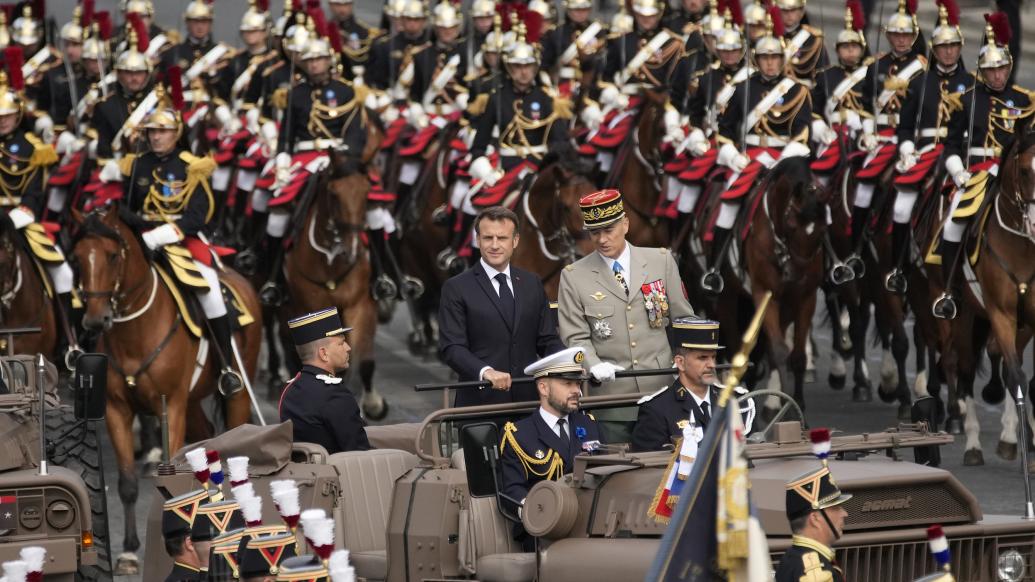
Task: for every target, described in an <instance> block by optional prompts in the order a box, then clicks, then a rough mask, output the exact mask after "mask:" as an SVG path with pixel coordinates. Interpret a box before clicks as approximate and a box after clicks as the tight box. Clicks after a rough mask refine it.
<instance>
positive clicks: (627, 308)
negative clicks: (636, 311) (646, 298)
mask: <svg viewBox="0 0 1035 582" xmlns="http://www.w3.org/2000/svg"><path fill="white" fill-rule="evenodd" d="M632 309H633V306H632V305H626V306H625V310H626V311H632Z"/></svg>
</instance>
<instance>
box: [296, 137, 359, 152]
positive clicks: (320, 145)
mask: <svg viewBox="0 0 1035 582" xmlns="http://www.w3.org/2000/svg"><path fill="white" fill-rule="evenodd" d="M347 148H348V146H347V145H345V143H344V142H343V141H342V140H340V139H338V138H336V137H334V138H325V137H321V138H319V139H307V140H305V141H300V142H298V145H296V146H295V151H296V152H311V151H314V150H331V149H334V150H336V149H347Z"/></svg>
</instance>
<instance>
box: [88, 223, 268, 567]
mask: <svg viewBox="0 0 1035 582" xmlns="http://www.w3.org/2000/svg"><path fill="white" fill-rule="evenodd" d="M73 220H74V222H75V223H76V224H77V227H78V232H77V234H76V238H75V242H74V247H73V257H74V262H75V265H76V266H77V267H78V271H79V282H80V289H81V291H80V295H81V296H82V297H83V299H84V301H85V302H86V313H85V314H84V316H83V325H84V327H85V328H87V329H88V330H93V331H96V332H100V333H99V335H100V337H99V340H98V346H97V347H98V351H102V352H106V353H107V354H108V356H109V361H110V365H109V367H108V376H107V408H106V414H105V418H106V421H107V426H108V435H109V436H110V438H111V442H112V446H113V447H114V449H115V456H116V460H117V464H118V471H119V498H120V499H121V501H122V505H123V510H124V516H125V537H124V538H123V549H124V553H123V554H122V555H121V556H119V560H118V564H117V566H116V571H117V572H120V573H134V572H135V571H137V570H138V569H139V562H138V560H137V557H136V554H135V552H136V550H137V549H138V548H139V547H140V540H139V537H138V536H137V528H136V500H137V484H138V483H137V474H136V470H135V467H134V459H133V432H132V426H133V420H134V418H135V417H136V416H137V415H138V414H149V415H158V414H159V413H160V412H162V404H163V400H165V401H166V408H165V412H166V413H167V414H168V418H169V450H171V451H176V450H179V449H181V448H182V447H183V445H184V444H185V443H186V442H194V441H197V440H200V439H205V438H209V437H211V436H212V432H213V427H212V425H211V423H210V422H209V420H208V419H207V418H206V416H205V412H204V410H203V409H202V406H201V402H202V400H203V399H204V398H205V397H207V396H208V395H210V394H212V392H213V387H214V385H215V380H216V377H217V375H218V373H219V362H218V358H215V350H214V349H209V350H208V351H207V355H206V353H202V350H203V349H204V348H203V342H202V341H200V340H199V339H197V338H196V337H194V335H192V334H191V332H190V331H189V330H188V329H187V326H186V325H185V323H184V320H183V317H182V316H181V315H180V313H179V309H178V306H177V299H176V298H175V296H174V295H173V293H172V292H171V291H170V290H169V288H168V287H167V286H166V285H165V284H163V283H162V281H161V280H160V279H161V276H160V274H159V272H158V271H157V268H156V267H155V266H152V265H151V262H150V261H149V260H148V253H147V252H146V251H145V247H144V246H143V244H142V243H141V242H140V241H139V240H138V238H137V236H136V235H135V234H134V233H133V232H132V231H131V230H130V227H129V226H128V225H127V223H126V222H124V221H123V219H122V218H121V217H120V216H119V208H118V205H117V203H116V204H114V205H112V206H110V207H108V208H102V209H98V210H94V211H92V212H90V213H89V214H86V215H83V214H80V213H79V212H78V211H73ZM220 277H221V279H223V280H225V281H226V282H227V283H228V284H229V285H231V286H232V287H233V289H234V290H236V292H237V294H238V295H239V297H240V298H241V300H242V302H243V303H244V307H245V308H246V309H247V310H248V311H249V312H250V313H251V314H252V315H253V316H254V317H255V318H256V322H255V323H253V324H251V325H248V326H246V327H244V329H242V330H241V331H239V332H238V333H237V334H236V341H237V342H238V343H237V345H238V346H239V348H240V356H241V362H242V363H243V365H244V368H245V369H244V370H241V373H242V374H247V375H248V376H249V377H254V372H255V367H256V362H257V360H258V356H259V347H260V343H261V331H262V322H261V315H260V313H261V311H260V306H259V300H258V296H257V295H256V294H255V291H254V289H253V288H252V287H251V285H249V284H248V282H247V281H246V280H245V279H244V278H243V277H241V276H240V275H238V274H237V273H235V272H233V271H223V272H222V273H220ZM204 345H209V346H211V344H210V343H207V344H204ZM189 370H192V371H193V373H187V371H189ZM250 405H251V400H250V398H249V395H248V392H247V391H244V390H242V391H240V392H237V393H236V394H234V395H232V396H229V397H227V398H226V399H225V401H223V406H224V415H225V424H226V426H227V427H228V428H233V427H236V426H239V425H241V424H244V423H246V422H248V421H249V420H250V418H251V410H250Z"/></svg>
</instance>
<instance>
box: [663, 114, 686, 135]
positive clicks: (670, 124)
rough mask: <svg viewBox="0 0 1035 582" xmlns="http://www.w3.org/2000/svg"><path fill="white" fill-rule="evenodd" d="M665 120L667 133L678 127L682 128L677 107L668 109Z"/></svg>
mask: <svg viewBox="0 0 1035 582" xmlns="http://www.w3.org/2000/svg"><path fill="white" fill-rule="evenodd" d="M663 121H664V123H665V132H666V133H672V132H673V131H674V130H676V129H681V126H682V124H681V123H679V112H678V111H676V110H675V109H666V110H665V116H664V117H663Z"/></svg>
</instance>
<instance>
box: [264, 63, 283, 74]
mask: <svg viewBox="0 0 1035 582" xmlns="http://www.w3.org/2000/svg"><path fill="white" fill-rule="evenodd" d="M282 66H284V61H282V60H281V61H277V62H276V63H274V64H272V65H270V66H268V67H266V68H264V69H263V70H262V76H263V77H268V76H270V75H272V74H273V71H276V70H277V69H279V68H280V67H282Z"/></svg>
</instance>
